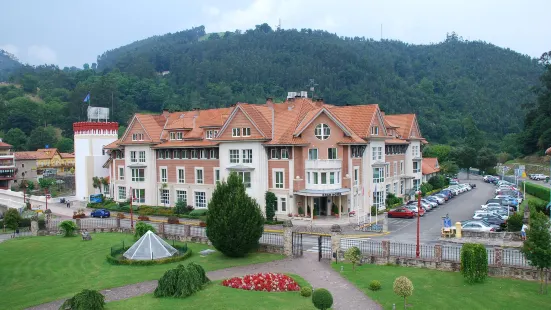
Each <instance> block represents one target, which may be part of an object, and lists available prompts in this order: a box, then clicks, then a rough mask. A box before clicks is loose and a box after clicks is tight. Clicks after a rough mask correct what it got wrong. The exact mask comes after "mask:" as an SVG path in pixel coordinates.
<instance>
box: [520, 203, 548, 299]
mask: <svg viewBox="0 0 551 310" xmlns="http://www.w3.org/2000/svg"><path fill="white" fill-rule="evenodd" d="M549 228H550V224H549V219H548V218H547V216H545V215H544V214H543V213H541V212H535V213H534V214H533V215H531V217H530V226H529V227H528V229H527V231H526V241H525V242H524V245H523V246H522V248H521V252H522V253H524V256H525V257H526V259H527V260H528V263H529V264H530V265H531V266H534V267H536V268H537V269H538V270H539V274H540V293H541V294H543V293H544V281H543V279H544V272H543V270H544V269H548V270H549V268H550V267H551V233H550V232H549ZM545 283H547V281H545ZM545 293H547V286H545Z"/></svg>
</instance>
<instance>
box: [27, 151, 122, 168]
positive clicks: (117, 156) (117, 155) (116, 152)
mask: <svg viewBox="0 0 551 310" xmlns="http://www.w3.org/2000/svg"><path fill="white" fill-rule="evenodd" d="M115 158H116V159H121V152H120V151H115ZM23 168H25V165H23Z"/></svg>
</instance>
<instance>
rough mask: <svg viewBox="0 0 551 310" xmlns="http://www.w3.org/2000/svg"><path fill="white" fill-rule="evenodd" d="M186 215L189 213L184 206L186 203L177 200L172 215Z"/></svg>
mask: <svg viewBox="0 0 551 310" xmlns="http://www.w3.org/2000/svg"><path fill="white" fill-rule="evenodd" d="M187 213H189V211H188V209H187V206H186V201H185V200H178V202H176V205H175V206H174V214H187Z"/></svg>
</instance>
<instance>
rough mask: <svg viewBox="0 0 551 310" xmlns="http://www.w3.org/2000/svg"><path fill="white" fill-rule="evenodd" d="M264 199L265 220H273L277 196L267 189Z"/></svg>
mask: <svg viewBox="0 0 551 310" xmlns="http://www.w3.org/2000/svg"><path fill="white" fill-rule="evenodd" d="M264 200H265V202H266V220H267V221H273V220H274V216H275V209H276V208H277V197H276V195H275V194H274V193H272V192H270V191H267V192H266V194H264Z"/></svg>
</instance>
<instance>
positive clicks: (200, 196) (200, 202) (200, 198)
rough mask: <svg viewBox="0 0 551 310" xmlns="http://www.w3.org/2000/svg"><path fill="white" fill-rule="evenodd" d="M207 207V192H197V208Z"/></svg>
mask: <svg viewBox="0 0 551 310" xmlns="http://www.w3.org/2000/svg"><path fill="white" fill-rule="evenodd" d="M206 207H207V194H206V193H205V192H195V208H196V209H197V208H199V209H200V208H206Z"/></svg>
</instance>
